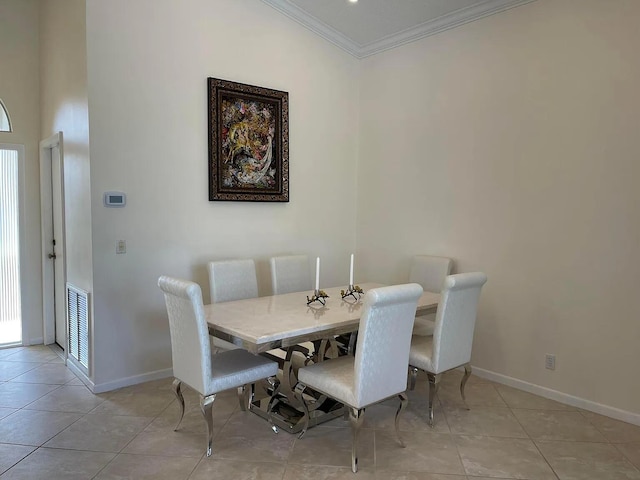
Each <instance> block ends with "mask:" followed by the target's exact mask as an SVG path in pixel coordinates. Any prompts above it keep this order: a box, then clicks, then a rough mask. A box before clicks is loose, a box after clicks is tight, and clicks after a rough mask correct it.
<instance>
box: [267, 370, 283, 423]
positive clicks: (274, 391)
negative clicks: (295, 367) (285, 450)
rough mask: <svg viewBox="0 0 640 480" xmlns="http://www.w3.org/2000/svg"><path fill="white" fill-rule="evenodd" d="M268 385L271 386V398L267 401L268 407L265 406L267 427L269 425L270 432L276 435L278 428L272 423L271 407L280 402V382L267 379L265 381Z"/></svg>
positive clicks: (276, 379) (275, 379) (271, 378)
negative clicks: (267, 420)
mask: <svg viewBox="0 0 640 480" xmlns="http://www.w3.org/2000/svg"><path fill="white" fill-rule="evenodd" d="M267 381H268V382H269V384H270V385H271V398H270V399H269V405H268V406H267V418H268V419H269V425H271V430H273V433H278V432H279V431H280V430H278V426H277V425H276V424H275V423H273V416H272V412H273V407H275V406H276V404H277V403H278V402H279V401H280V400H279V399H278V394H279V393H280V380H278V378H277V377H269V378H268V379H267Z"/></svg>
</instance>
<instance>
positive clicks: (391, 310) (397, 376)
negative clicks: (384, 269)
mask: <svg viewBox="0 0 640 480" xmlns="http://www.w3.org/2000/svg"><path fill="white" fill-rule="evenodd" d="M420 295H422V287H421V286H420V285H418V284H415V283H413V284H406V285H395V286H391V287H381V288H376V289H373V290H369V291H368V292H367V293H366V295H365V297H364V305H363V310H362V315H361V317H360V326H359V330H358V340H357V345H356V352H355V356H351V355H348V356H342V357H338V358H335V359H330V360H325V361H323V362H320V363H316V364H315V365H311V366H308V367H305V368H301V369H300V370H299V371H298V380H299V384H298V385H297V386H296V395H297V397H298V399H299V400H300V401H301V402H302V404H303V405H304V408H305V418H306V422H307V424H306V425H305V428H304V429H303V430H302V433H301V434H300V436H301V437H302V435H304V433H305V431H306V429H307V426H308V422H309V412H308V410H307V408H308V407H307V405H306V404H305V403H304V397H303V391H304V389H305V388H306V387H310V388H312V389H313V390H316V391H318V392H320V393H322V394H324V395H327V396H329V397H332V398H334V399H336V400H338V401H339V402H341V403H344V404H345V406H346V407H347V408H348V411H349V420H350V423H351V430H352V450H351V470H353V472H354V473H355V472H356V471H357V470H358V454H357V443H358V433H359V430H360V427H361V426H362V421H363V415H364V409H365V407H367V406H368V405H372V404H374V403H378V402H380V401H382V400H384V399H386V398H389V397H392V396H395V395H398V396H399V397H400V406H399V408H398V411H397V412H396V423H395V424H396V432H397V434H398V439H399V441H400V444H401V445H402V446H403V447H404V443H403V442H402V438H401V437H400V431H399V419H400V413H401V412H402V410H404V408H405V407H406V404H407V396H406V394H405V393H404V392H405V390H406V388H407V382H406V372H407V366H408V360H409V346H410V343H411V329H412V327H413V319H414V317H415V314H416V307H417V304H418V299H419V298H420Z"/></svg>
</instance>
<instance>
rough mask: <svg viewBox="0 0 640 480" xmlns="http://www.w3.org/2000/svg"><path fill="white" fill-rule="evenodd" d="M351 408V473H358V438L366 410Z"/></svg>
mask: <svg viewBox="0 0 640 480" xmlns="http://www.w3.org/2000/svg"><path fill="white" fill-rule="evenodd" d="M348 408H349V422H350V423H351V471H352V472H353V473H356V472H357V471H358V437H359V436H360V428H361V427H362V422H363V420H364V408H352V407H348Z"/></svg>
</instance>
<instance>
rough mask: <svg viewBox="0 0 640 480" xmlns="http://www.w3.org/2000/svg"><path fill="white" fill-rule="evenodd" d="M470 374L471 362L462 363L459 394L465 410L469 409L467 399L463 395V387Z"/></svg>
mask: <svg viewBox="0 0 640 480" xmlns="http://www.w3.org/2000/svg"><path fill="white" fill-rule="evenodd" d="M470 376H471V364H470V363H465V364H464V376H463V377H462V381H461V382H460V395H461V396H462V401H463V402H464V406H465V408H466V409H467V410H470V408H469V405H467V399H466V398H465V396H464V387H465V385H466V384H467V380H469V377H470Z"/></svg>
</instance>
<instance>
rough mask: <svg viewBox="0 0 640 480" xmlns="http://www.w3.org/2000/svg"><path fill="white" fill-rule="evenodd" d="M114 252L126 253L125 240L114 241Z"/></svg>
mask: <svg viewBox="0 0 640 480" xmlns="http://www.w3.org/2000/svg"><path fill="white" fill-rule="evenodd" d="M116 253H127V242H126V241H125V240H118V241H117V242H116Z"/></svg>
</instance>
